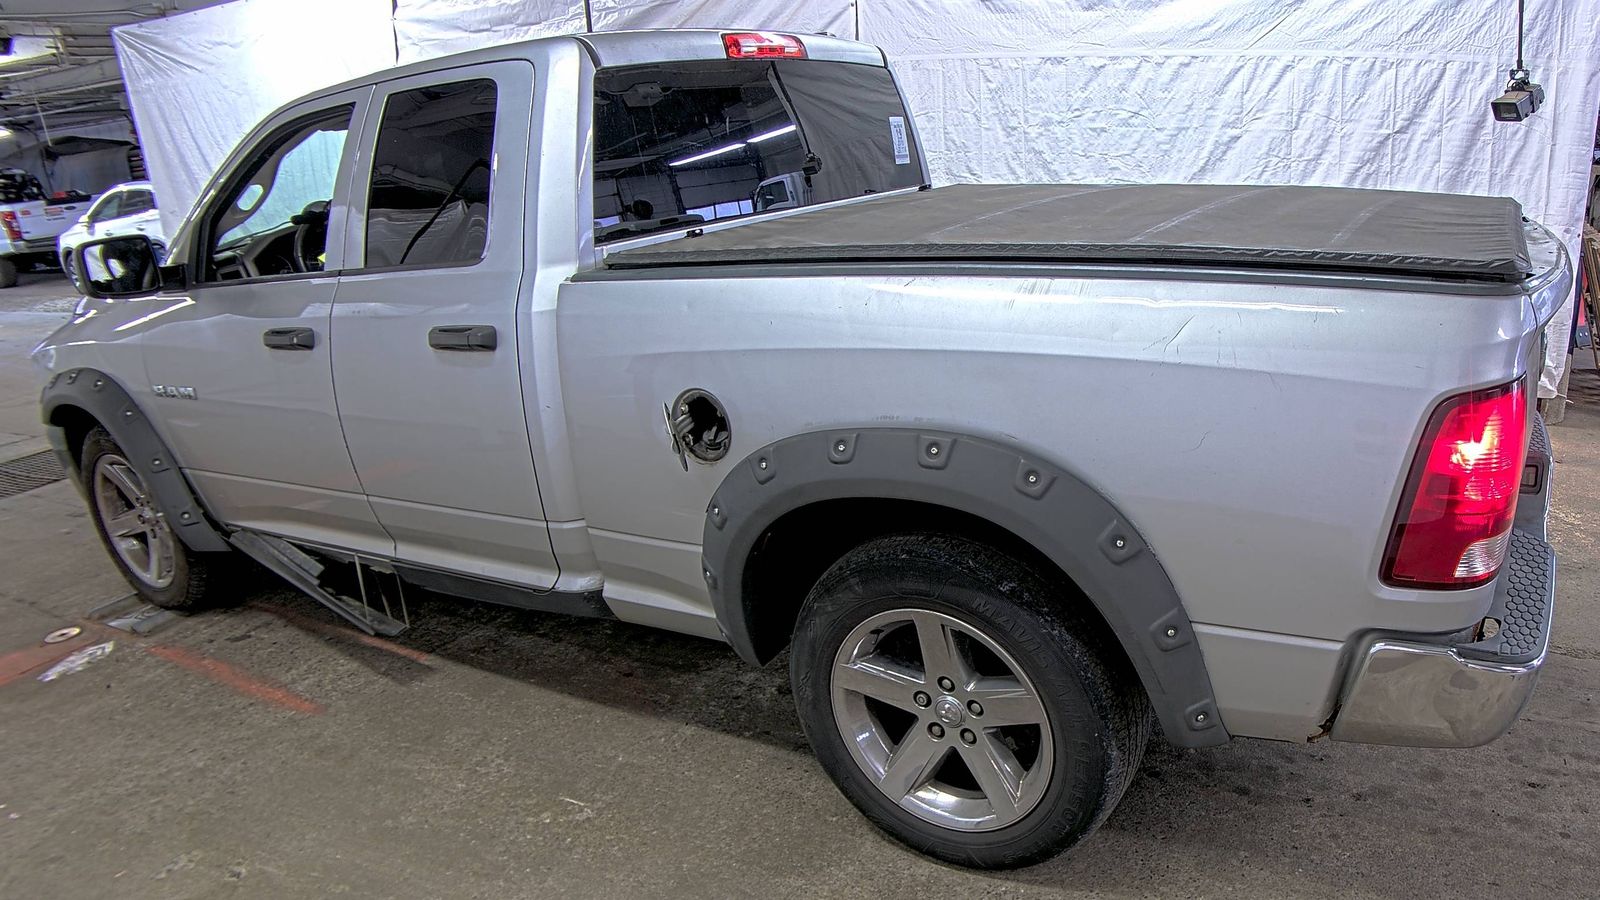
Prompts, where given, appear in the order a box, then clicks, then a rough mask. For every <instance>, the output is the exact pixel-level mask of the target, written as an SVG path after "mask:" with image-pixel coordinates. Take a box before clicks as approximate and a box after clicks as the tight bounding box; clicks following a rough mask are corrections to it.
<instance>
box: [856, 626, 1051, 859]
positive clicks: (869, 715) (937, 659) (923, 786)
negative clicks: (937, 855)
mask: <svg viewBox="0 0 1600 900" xmlns="http://www.w3.org/2000/svg"><path fill="white" fill-rule="evenodd" d="M830 683H831V692H832V700H833V717H834V722H835V724H836V725H837V726H838V728H839V734H840V736H841V737H842V738H843V739H844V742H845V745H846V746H847V747H848V748H849V750H850V754H851V756H852V757H853V758H854V759H855V761H856V764H857V765H859V766H860V767H861V769H862V771H863V772H864V773H865V774H866V775H867V777H868V778H869V779H870V780H871V781H872V782H873V784H875V785H876V786H877V788H878V790H880V791H882V792H883V793H884V794H885V795H886V796H888V797H889V799H890V800H892V801H894V802H895V803H897V804H899V805H900V807H901V808H902V809H905V810H906V811H908V812H910V813H912V814H913V815H915V816H917V817H918V818H920V819H923V820H924V821H927V822H931V823H933V824H935V825H939V826H943V827H945V828H951V829H955V830H958V831H992V830H994V829H997V828H1004V827H1005V826H1007V825H1010V824H1012V823H1014V822H1017V821H1018V820H1020V819H1022V818H1023V817H1024V816H1026V815H1027V814H1028V813H1029V812H1030V811H1031V810H1032V809H1033V808H1034V807H1035V806H1036V805H1037V804H1038V802H1039V800H1040V798H1042V797H1043V796H1044V793H1045V790H1046V788H1047V787H1048V786H1049V784H1050V776H1051V773H1052V771H1053V770H1054V767H1055V757H1054V749H1053V746H1054V745H1053V743H1052V740H1051V733H1050V721H1049V715H1048V714H1047V713H1046V711H1045V706H1044V704H1043V702H1041V700H1040V698H1039V693H1038V691H1037V690H1036V689H1035V688H1034V686H1033V683H1032V682H1031V681H1030V680H1029V679H1028V676H1027V674H1026V673H1025V672H1024V671H1023V670H1022V667H1021V666H1019V665H1018V664H1017V662H1016V660H1015V659H1013V658H1012V657H1011V655H1010V654H1008V653H1006V651H1005V650H1004V649H1003V648H1001V646H1000V645H999V644H998V643H996V642H995V641H994V640H993V639H992V638H990V637H989V636H988V635H986V634H984V633H983V631H982V630H981V629H979V628H978V627H976V626H974V625H972V624H969V623H967V622H964V621H962V620H960V619H957V618H955V617H953V616H948V615H945V614H943V613H938V612H933V611H931V610H926V609H895V610H889V611H886V612H882V613H878V614H877V615H874V616H871V617H870V618H868V619H866V620H865V621H863V622H862V623H861V624H859V625H857V626H856V627H855V628H854V629H853V630H852V631H851V632H850V634H849V636H848V637H847V638H846V639H845V641H844V643H843V644H842V646H841V647H840V648H839V651H838V653H837V655H836V657H835V659H834V664H833V669H832V672H831V676H830Z"/></svg>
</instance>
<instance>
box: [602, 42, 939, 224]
mask: <svg viewBox="0 0 1600 900" xmlns="http://www.w3.org/2000/svg"><path fill="white" fill-rule="evenodd" d="M594 122H595V129H594V131H595V147H594V157H595V167H594V168H595V177H594V185H595V188H594V190H595V196H594V216H595V220H594V225H595V238H596V240H597V241H598V242H600V243H605V242H608V241H616V240H622V239H624V238H629V237H635V236H638V235H641V234H649V233H651V232H655V231H665V230H670V229H674V228H691V227H694V226H695V225H696V224H699V223H703V222H711V221H717V220H722V219H729V218H734V217H738V216H748V215H753V214H755V213H759V212H766V211H769V210H776V209H788V208H792V207H796V206H808V205H811V204H815V203H826V202H829V201H832V200H842V199H845V198H847V197H858V196H861V195H863V194H871V193H877V192H880V191H889V190H896V189H899V188H906V187H916V186H917V185H919V184H921V183H922V180H923V179H922V160H921V159H919V158H918V157H917V148H916V144H915V142H914V141H912V140H911V139H910V132H909V125H908V122H909V116H908V115H907V114H906V110H905V105H904V103H903V102H902V101H901V99H900V93H899V91H898V90H897V89H896V87H895V84H894V79H893V78H892V77H891V76H890V74H889V70H888V69H885V68H883V67H881V66H868V65H857V64H851V63H840V62H825V61H818V60H770V61H769V60H760V61H757V60H695V61H689V62H672V63H657V64H652V65H642V66H623V67H611V68H603V69H601V70H599V72H598V73H597V74H596V76H595V110H594Z"/></svg>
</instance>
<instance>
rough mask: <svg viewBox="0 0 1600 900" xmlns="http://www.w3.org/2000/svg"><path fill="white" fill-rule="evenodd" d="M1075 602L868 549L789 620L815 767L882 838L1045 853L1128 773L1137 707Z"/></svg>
mask: <svg viewBox="0 0 1600 900" xmlns="http://www.w3.org/2000/svg"><path fill="white" fill-rule="evenodd" d="M1071 600H1072V598H1071V597H1069V596H1065V595H1064V593H1063V592H1062V591H1061V590H1059V589H1057V588H1056V587H1055V586H1053V585H1052V584H1051V583H1050V582H1049V581H1048V580H1046V579H1045V578H1044V577H1043V576H1041V575H1040V574H1039V573H1038V572H1036V571H1034V570H1033V569H1032V568H1030V567H1028V566H1026V565H1024V564H1022V563H1020V562H1018V561H1016V560H1013V559H1010V558H1009V557H1006V556H1004V555H1002V554H999V553H997V552H995V551H994V550H993V549H992V548H989V547H986V546H984V545H981V544H978V543H975V542H971V541H967V540H963V539H960V538H953V537H946V536H940V535H903V536H894V537H888V538H881V539H878V540H875V541H871V542H869V543H867V544H864V545H862V546H860V547H858V548H856V549H854V550H852V551H851V552H849V553H848V554H846V555H845V556H844V557H843V558H842V559H840V560H839V562H837V563H836V564H835V565H834V566H833V567H832V568H831V569H829V571H828V572H827V573H826V574H825V575H824V576H823V577H822V578H821V579H820V580H819V581H818V582H817V584H816V586H815V587H813V588H812V590H811V593H810V595H809V596H808V597H807V598H806V601H805V604H804V606H803V607H802V609H801V613H800V621H799V626H798V629H797V631H796V634H795V640H794V646H793V652H792V656H791V660H790V678H791V681H792V683H793V686H794V694H795V701H796V704H797V706H798V711H799V716H800V720H801V725H802V727H803V728H804V730H805V732H806V736H807V738H808V739H809V740H810V742H811V746H812V748H813V749H814V750H815V751H816V754H817V758H818V759H819V760H820V762H821V763H822V766H823V768H824V769H825V770H826V771H827V772H828V774H829V776H830V777H832V778H833V780H834V783H835V784H837V785H838V786H839V789H840V790H841V791H842V792H843V793H844V795H845V796H846V797H847V798H848V799H849V800H850V802H852V803H853V804H855V806H856V807H857V808H858V809H860V810H861V811H862V813H864V814H865V815H866V816H867V817H868V818H869V819H871V820H872V821H873V822H874V823H875V824H876V825H878V827H880V828H882V829H883V830H885V831H887V832H888V833H889V834H890V835H892V836H893V837H895V838H896V839H898V840H900V841H902V842H903V843H905V844H907V845H909V846H911V847H912V848H914V849H917V850H920V851H922V852H924V853H928V854H930V855H932V856H935V857H938V858H940V859H944V860H947V861H950V862H955V863H959V864H962V865H969V866H978V867H984V868H1010V867H1016V866H1023V865H1029V864H1032V863H1035V862H1039V861H1041V860H1044V859H1047V858H1049V857H1051V856H1054V855H1055V854H1057V853H1060V852H1061V851H1063V850H1065V849H1067V848H1068V847H1070V846H1072V845H1073V844H1075V843H1077V842H1078V841H1079V840H1081V839H1082V838H1083V837H1085V836H1086V835H1088V834H1089V833H1090V832H1091V831H1093V829H1094V828H1095V827H1096V826H1098V825H1099V823H1100V822H1101V821H1102V820H1103V819H1104V818H1105V817H1106V816H1107V815H1108V814H1109V813H1110V811H1111V809H1112V807H1114V806H1115V805H1116V802H1117V800H1118V799H1120V798H1121V796H1122V793H1123V791H1124V790H1125V789H1126V787H1127V785H1128V783H1129V782H1130V781H1131V780H1132V777H1133V774H1134V772H1135V771H1136V770H1137V769H1138V765H1139V759H1140V757H1141V756H1142V755H1143V752H1144V745H1145V741H1146V740H1147V738H1148V736H1149V732H1150V713H1149V706H1148V703H1147V702H1146V700H1145V697H1144V694H1143V691H1142V690H1141V689H1140V688H1139V685H1138V683H1137V681H1136V680H1135V678H1134V676H1133V675H1132V673H1131V672H1130V671H1128V666H1127V664H1126V662H1125V661H1122V660H1120V657H1119V656H1118V655H1116V652H1115V651H1114V650H1112V649H1111V648H1108V647H1104V646H1101V642H1100V640H1099V638H1098V635H1099V631H1097V630H1096V629H1095V628H1094V627H1092V625H1091V624H1090V623H1087V622H1086V621H1083V620H1081V619H1079V618H1078V617H1076V616H1075V615H1074V614H1073V613H1072V612H1071V610H1072V608H1073V607H1072V606H1071Z"/></svg>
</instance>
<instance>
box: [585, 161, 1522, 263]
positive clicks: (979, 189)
mask: <svg viewBox="0 0 1600 900" xmlns="http://www.w3.org/2000/svg"><path fill="white" fill-rule="evenodd" d="M863 260H873V261H879V260H904V261H968V260H974V261H983V262H1012V261H1026V262H1031V263H1065V264H1074V263H1077V264H1085V263H1143V264H1153V265H1162V266H1172V265H1199V266H1220V267H1229V268H1231V267H1248V268H1272V269H1286V270H1297V271H1324V272H1328V271H1331V272H1373V273H1382V274H1387V275H1413V276H1421V277H1427V278H1445V279H1453V280H1470V281H1499V282H1516V281H1521V280H1522V279H1524V278H1526V277H1527V276H1528V275H1529V274H1530V273H1531V270H1532V265H1531V264H1530V262H1529V258H1528V245H1527V241H1526V239H1525V238H1524V236H1523V231H1522V207H1521V206H1520V205H1518V203H1517V202H1516V201H1515V200H1512V199H1510V198H1508V197H1469V196H1463V195H1459V194H1424V193H1415V192H1409V191H1373V190H1356V189H1351V188H1328V187H1243V186H1235V185H1173V184H1163V185H1058V184H1012V185H997V184H986V185H979V184H964V185H952V186H950V187H942V188H936V189H933V190H927V191H920V192H917V193H913V194H902V195H897V196H892V197H883V198H880V199H878V200H875V201H872V202H869V203H857V204H850V205H845V206H837V207H833V208H830V209H821V210H816V211H813V212H808V213H801V214H798V215H793V216H787V217H784V218H780V219H772V220H768V221H765V222H752V223H750V224H747V225H741V226H739V227H737V228H728V229H724V230H722V231H716V232H712V233H709V234H702V235H699V236H696V237H685V238H680V239H677V240H672V241H666V242H664V243H659V244H651V245H648V246H644V247H638V248H635V249H632V250H624V251H620V252H616V253H612V254H610V255H608V256H607V257H606V266H607V267H609V268H614V269H623V268H641V267H651V266H705V265H728V264H752V263H771V262H786V263H787V262H804V263H837V262H851V261H863Z"/></svg>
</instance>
